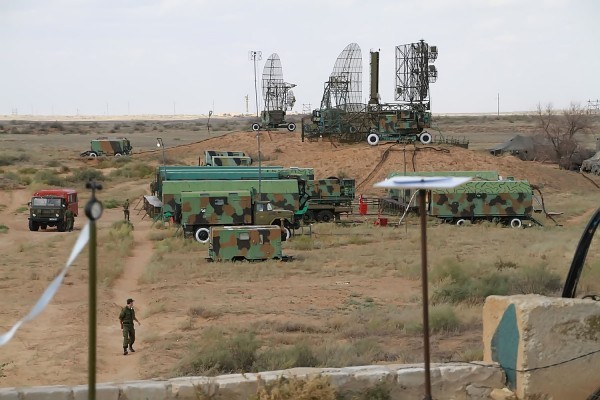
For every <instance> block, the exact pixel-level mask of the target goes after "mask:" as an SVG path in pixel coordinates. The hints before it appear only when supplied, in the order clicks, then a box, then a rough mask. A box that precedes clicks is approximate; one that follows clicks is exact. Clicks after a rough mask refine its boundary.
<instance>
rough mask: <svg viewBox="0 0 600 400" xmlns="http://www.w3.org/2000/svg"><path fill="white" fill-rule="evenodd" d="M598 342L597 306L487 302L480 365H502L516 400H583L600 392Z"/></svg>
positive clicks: (534, 299) (525, 299)
mask: <svg viewBox="0 0 600 400" xmlns="http://www.w3.org/2000/svg"><path fill="white" fill-rule="evenodd" d="M599 340H600V302H596V301H593V300H587V299H586V300H582V299H564V298H551V297H544V296H539V295H520V296H490V297H488V298H487V299H486V302H485V305H484V309H483V343H484V361H487V362H492V361H494V362H498V363H499V364H500V365H501V367H502V368H503V369H504V371H505V373H506V376H507V380H508V385H507V386H508V388H509V389H511V390H513V391H514V392H515V394H516V395H517V397H518V398H520V399H524V398H547V399H554V400H558V399H569V400H586V399H587V398H588V397H590V396H591V395H592V394H594V393H595V392H596V391H597V390H598V389H600V381H599V380H598V373H597V366H598V365H600V353H594V352H595V351H597V350H598V342H599ZM565 377H568V380H565Z"/></svg>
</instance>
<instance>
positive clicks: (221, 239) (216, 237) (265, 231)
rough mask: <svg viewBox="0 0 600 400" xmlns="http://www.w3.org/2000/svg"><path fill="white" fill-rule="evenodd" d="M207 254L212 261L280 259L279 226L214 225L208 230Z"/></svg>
mask: <svg viewBox="0 0 600 400" xmlns="http://www.w3.org/2000/svg"><path fill="white" fill-rule="evenodd" d="M208 256H209V258H210V259H211V260H213V261H242V260H248V261H262V260H267V259H282V258H283V256H282V251H281V235H280V227H279V226H274V225H269V226H215V227H213V228H211V230H210V242H209V246H208Z"/></svg>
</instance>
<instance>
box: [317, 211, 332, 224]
mask: <svg viewBox="0 0 600 400" xmlns="http://www.w3.org/2000/svg"><path fill="white" fill-rule="evenodd" d="M317 220H318V221H319V222H331V221H332V220H333V213H332V212H331V211H329V210H321V211H319V213H318V214H317Z"/></svg>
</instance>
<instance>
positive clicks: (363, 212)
mask: <svg viewBox="0 0 600 400" xmlns="http://www.w3.org/2000/svg"><path fill="white" fill-rule="evenodd" d="M358 213H359V214H360V215H367V203H360V204H359V205H358Z"/></svg>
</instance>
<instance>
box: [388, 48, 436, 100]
mask: <svg viewBox="0 0 600 400" xmlns="http://www.w3.org/2000/svg"><path fill="white" fill-rule="evenodd" d="M437 56H438V50H437V46H430V45H429V44H427V43H426V42H425V41H424V40H420V41H419V42H418V43H409V44H404V45H400V46H396V90H395V93H394V99H395V100H396V101H400V102H405V103H411V104H414V103H418V104H423V105H424V106H425V108H426V109H429V99H430V96H429V84H430V83H434V82H435V81H436V80H437V75H438V73H437V69H436V68H435V66H434V65H432V64H433V63H434V62H435V60H436V59H437Z"/></svg>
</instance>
